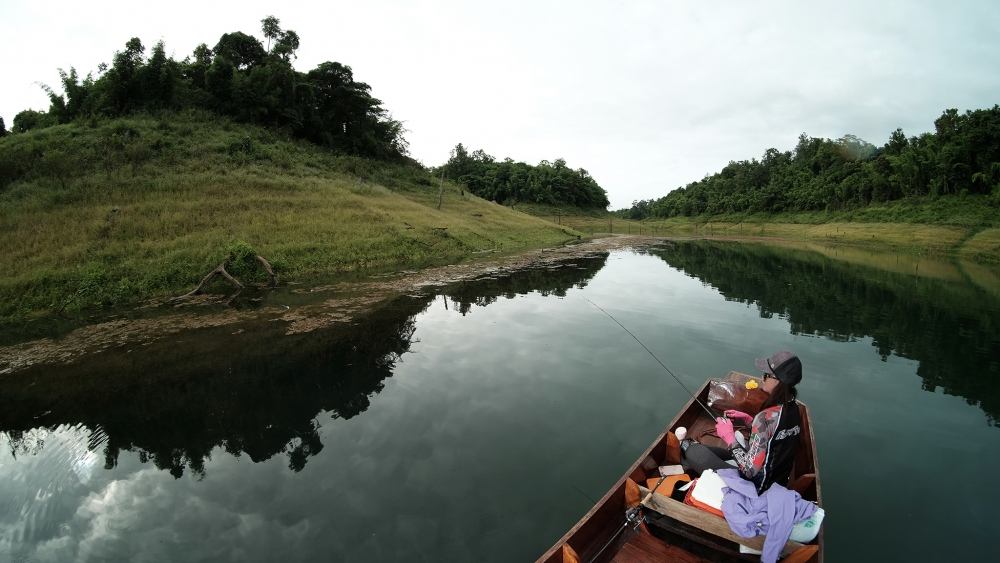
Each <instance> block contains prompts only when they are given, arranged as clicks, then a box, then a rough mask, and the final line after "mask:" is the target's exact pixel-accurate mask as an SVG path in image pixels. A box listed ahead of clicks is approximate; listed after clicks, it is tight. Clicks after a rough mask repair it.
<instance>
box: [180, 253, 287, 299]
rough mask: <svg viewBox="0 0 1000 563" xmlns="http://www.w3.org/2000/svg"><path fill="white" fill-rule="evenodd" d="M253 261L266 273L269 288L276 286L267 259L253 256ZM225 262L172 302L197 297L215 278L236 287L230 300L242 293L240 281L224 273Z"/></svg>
mask: <svg viewBox="0 0 1000 563" xmlns="http://www.w3.org/2000/svg"><path fill="white" fill-rule="evenodd" d="M254 259H255V260H257V262H259V263H260V265H261V267H262V268H264V271H265V272H267V276H268V278H269V280H270V286H271V287H275V286H277V285H278V277H277V276H276V275H275V274H274V268H272V267H271V263H270V262H268V261H267V259H265V258H264V257H263V256H261V255H259V254H255V255H254ZM226 262H228V260H227V261H225V262H222V263H221V264H219V265H218V266H216V267H215V269H214V270H212V271H211V272H209V273H208V274H207V275H206V276H205V277H204V278H202V279H201V282H199V283H198V285H197V287H195V288H194V289H192V290H191V291H189V292H187V293H185V294H184V295H180V296H177V297H175V298H174V300H178V299H185V298H187V297H193V296H195V295H198V294H199V293H201V290H202V289H204V287H205V286H206V285H208V284H209V283H210V282H211V281H212V280H213V279H215V277H216V276H222V277H223V278H225V279H226V280H227V281H228V282H229V283H231V284H233V285H234V286H236V294H234V295H233V296H232V297H230V299H232V298H233V297H235V296H236V295H239V293H240V292H241V291H243V284H242V283H240V280H238V279H236V278H234V277H233V276H232V274H230V273H229V272H228V271H226Z"/></svg>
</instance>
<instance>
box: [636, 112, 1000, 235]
mask: <svg viewBox="0 0 1000 563" xmlns="http://www.w3.org/2000/svg"><path fill="white" fill-rule="evenodd" d="M934 126H935V131H934V132H933V133H924V134H922V135H919V136H915V137H907V136H906V135H904V134H903V131H902V130H900V129H896V130H895V131H893V133H892V134H891V135H890V137H889V141H888V142H887V143H886V144H885V145H883V146H881V147H876V146H874V145H872V144H870V143H868V142H865V141H863V140H861V139H859V138H857V137H855V136H853V135H846V136H844V137H842V138H840V139H837V140H830V139H820V138H815V137H809V136H807V135H806V134H804V133H803V134H802V135H801V136H800V137H799V142H798V144H797V145H796V146H795V149H794V150H792V151H787V152H781V151H779V150H777V149H773V148H771V149H768V150H767V151H765V152H764V155H763V156H762V157H761V159H760V160H757V159H752V160H749V161H747V160H742V161H738V162H730V163H729V164H728V165H727V166H726V167H725V168H723V169H722V170H721V171H720V172H717V173H715V174H713V175H711V176H706V177H705V178H704V179H702V180H699V181H697V182H692V183H690V184H688V185H687V186H684V187H682V188H678V189H676V190H674V191H672V192H670V193H668V194H667V195H666V196H664V197H661V198H659V199H655V200H645V201H636V202H634V203H633V204H632V207H631V208H629V209H623V210H620V211H618V212H617V213H619V214H620V215H621V216H623V217H627V218H631V219H645V218H647V217H675V216H694V215H702V214H708V215H715V214H722V213H746V212H750V213H754V212H765V213H777V212H782V211H813V210H842V209H851V208H859V207H864V206H867V205H869V204H872V203H877V202H886V201H891V200H896V199H902V198H906V197H914V196H917V197H919V196H954V195H958V194H992V198H991V201H992V202H993V203H994V205H1000V106H993V108H991V109H980V110H975V111H967V112H965V113H964V114H960V113H958V110H955V109H949V110H945V112H944V113H943V114H942V115H941V117H939V118H938V119H937V120H936V121H935V122H934Z"/></svg>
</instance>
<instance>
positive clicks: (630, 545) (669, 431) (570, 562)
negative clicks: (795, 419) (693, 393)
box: [538, 372, 823, 563]
mask: <svg viewBox="0 0 1000 563" xmlns="http://www.w3.org/2000/svg"><path fill="white" fill-rule="evenodd" d="M730 375H731V376H732V375H742V374H737V373H735V372H733V373H731V374H730ZM709 383H710V382H709V381H706V382H705V385H704V386H702V388H701V389H700V390H699V391H698V394H697V396H698V399H699V400H701V401H702V402H703V403H705V402H707V400H708V389H709ZM799 409H800V410H801V414H802V426H803V428H802V434H801V442H800V445H799V450H798V453H797V454H796V458H795V462H794V467H793V469H792V475H791V478H790V479H789V486H788V488H790V489H794V490H796V491H798V492H799V493H800V494H801V495H802V497H803V498H805V499H806V500H811V501H815V502H817V503H818V504H819V505H820V506H822V505H823V503H822V498H821V494H820V482H819V464H818V462H817V458H816V441H815V439H814V437H813V432H812V425H811V424H810V419H809V409H808V408H806V406H805V405H804V404H802V403H799ZM682 426H683V427H686V428H687V429H688V436H689V437H692V438H697V439H698V441H700V442H702V443H704V444H706V445H710V446H711V445H718V446H721V445H723V444H722V441H721V440H719V438H718V437H715V436H714V435H706V434H705V432H707V431H709V430H714V428H715V421H714V420H713V419H711V418H710V417H709V416H708V414H707V413H706V412H705V411H704V410H703V409H702V408H701V406H700V405H698V404H697V403H696V402H695V401H694V399H691V400H689V401H688V403H687V405H685V407H684V408H683V409H682V410H681V412H680V414H678V415H677V416H676V417H675V418H674V419H673V420H672V421H671V422H670V424H669V425H668V426H667V428H666V429H665V430H664V431H663V433H662V434H660V436H659V437H658V438H657V439H656V440H655V441H654V442H653V445H651V446H650V447H649V448H648V449H647V450H646V451H645V452H644V453H643V454H641V455H640V456H639V459H638V460H636V462H635V463H634V464H632V467H630V468H629V469H628V471H626V472H625V475H623V476H622V478H621V479H619V480H618V482H617V483H615V485H614V486H613V487H611V490H609V491H608V492H607V493H606V494H605V495H604V496H603V497H602V498H601V500H599V501H598V502H597V504H596V505H595V506H594V507H593V508H592V509H590V511H589V512H587V513H586V514H585V515H584V516H583V518H582V519H581V520H580V521H579V522H577V524H576V525H575V526H573V527H572V528H571V529H570V530H569V531H568V532H566V535H564V536H563V537H562V538H560V539H559V541H557V542H556V543H555V545H553V546H552V547H551V548H550V549H549V550H548V551H546V552H545V554H544V555H542V556H541V557H540V558H539V559H538V562H539V563H578V562H580V563H590V562H603V561H616V562H618V561H636V562H640V561H682V562H700V561H712V562H716V561H760V557H759V556H757V555H747V554H741V553H740V550H739V545H738V544H743V545H746V546H747V547H751V548H753V549H757V550H760V549H761V546H762V545H763V543H764V538H763V536H759V537H756V538H742V537H740V536H737V535H736V534H735V533H733V532H732V531H731V530H730V529H729V525H728V524H727V523H726V521H725V519H723V518H722V517H721V516H717V515H715V514H712V513H710V512H706V511H704V510H701V509H699V508H695V507H694V506H690V505H687V504H684V503H683V502H681V501H678V500H674V499H672V498H670V497H669V496H665V495H662V494H659V493H658V492H654V493H653V494H649V489H648V488H646V485H647V483H649V486H652V487H654V488H656V484H655V482H654V481H653V480H652V479H653V478H656V477H658V476H659V473H658V470H657V468H658V467H659V466H661V465H671V464H676V463H679V461H680V460H679V454H680V448H679V442H678V441H677V438H676V436H674V434H673V431H674V430H675V429H677V428H679V427H682ZM713 434H714V433H713ZM647 480H649V481H647ZM656 490H657V491H659V490H660V489H659V488H656ZM781 561H782V562H787V563H807V562H808V563H822V561H823V530H822V528H821V529H820V532H819V534H818V535H817V537H816V539H814V540H813V541H812V542H811V543H809V544H798V543H795V542H791V541H789V542H788V543H787V544H786V545H785V549H784V551H783V558H782V559H781Z"/></svg>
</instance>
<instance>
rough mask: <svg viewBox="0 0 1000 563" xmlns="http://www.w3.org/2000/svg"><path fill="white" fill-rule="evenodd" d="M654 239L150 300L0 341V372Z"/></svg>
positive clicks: (341, 306)
mask: <svg viewBox="0 0 1000 563" xmlns="http://www.w3.org/2000/svg"><path fill="white" fill-rule="evenodd" d="M657 242H662V239H657V238H653V237H643V236H625V235H622V236H614V237H608V238H601V239H595V240H591V241H586V242H583V243H580V244H573V245H567V246H561V247H556V248H547V249H542V250H535V251H530V252H526V253H522V254H517V255H513V256H507V257H503V258H498V259H495V260H485V261H478V262H471V263H463V264H454V265H450V266H442V267H438V268H429V269H425V270H420V271H409V272H401V273H399V274H394V275H392V276H388V277H381V278H374V279H369V280H367V281H361V282H342V283H338V284H334V285H328V286H317V287H309V288H292V289H290V290H288V291H287V292H286V294H285V295H286V296H287V297H289V298H288V299H280V298H276V299H268V300H267V301H266V304H265V305H263V306H261V307H259V308H257V309H253V310H238V309H233V308H228V307H225V306H223V305H220V304H219V303H218V299H215V298H211V297H209V298H204V299H202V300H200V301H197V302H194V303H192V302H188V303H183V304H179V305H177V304H174V305H172V304H169V303H167V302H156V303H150V304H148V305H147V307H151V308H154V309H156V314H154V315H152V316H149V317H147V318H139V319H115V320H110V321H107V322H100V323H96V324H92V325H88V326H84V327H81V328H78V329H76V330H73V331H71V332H69V333H68V334H66V335H64V336H61V337H59V338H39V339H35V340H31V341H28V342H22V343H19V344H15V345H11V346H3V347H0V375H3V376H10V375H11V374H13V373H16V372H18V371H20V370H24V369H26V368H29V367H32V366H39V365H45V364H60V363H69V362H73V361H74V360H76V359H79V358H81V357H83V356H86V355H89V354H95V353H99V352H102V351H105V350H110V349H125V350H126V351H127V352H130V353H141V351H142V349H143V347H144V346H148V345H150V344H152V343H154V342H157V341H159V340H162V339H164V338H166V337H169V336H174V335H178V334H180V333H184V332H188V331H191V332H193V331H197V330H199V329H209V328H215V329H220V328H225V327H231V328H232V330H233V332H234V334H235V333H239V332H240V331H242V330H244V329H245V328H246V326H249V325H251V324H252V323H260V322H268V323H280V324H281V326H282V328H283V331H282V332H283V333H284V334H285V335H292V334H302V333H307V332H311V331H314V330H317V329H322V328H325V327H329V326H332V325H336V324H338V323H350V322H351V321H353V320H354V319H356V318H357V317H358V316H360V315H363V314H365V313H366V312H368V311H371V310H372V309H374V308H377V307H378V306H379V305H380V304H381V303H384V302H386V301H388V300H390V299H392V298H393V297H397V296H400V295H404V294H409V293H419V292H422V291H424V290H426V289H429V288H432V287H437V286H445V285H449V284H452V283H456V282H462V281H470V280H474V279H477V278H482V277H489V276H495V275H503V274H506V273H511V272H514V271H517V270H521V269H526V268H537V267H545V266H547V265H556V264H557V263H559V262H562V261H565V260H571V259H573V258H576V257H588V256H593V255H597V254H600V253H606V252H608V251H611V250H618V249H625V248H637V247H642V246H647V245H650V244H654V243H657ZM280 301H287V303H281V302H280ZM288 303H294V304H288ZM160 310H162V313H161V312H160Z"/></svg>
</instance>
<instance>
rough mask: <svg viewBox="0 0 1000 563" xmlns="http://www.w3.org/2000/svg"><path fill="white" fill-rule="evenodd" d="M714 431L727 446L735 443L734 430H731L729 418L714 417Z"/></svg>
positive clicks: (731, 425) (731, 422) (731, 424)
mask: <svg viewBox="0 0 1000 563" xmlns="http://www.w3.org/2000/svg"><path fill="white" fill-rule="evenodd" d="M715 433H716V434H718V435H719V438H722V441H723V442H725V443H726V445H727V446H732V445H733V444H734V443H736V431H735V430H733V421H731V420H729V419H726V418H722V417H721V416H720V417H719V418H717V419H715Z"/></svg>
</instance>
